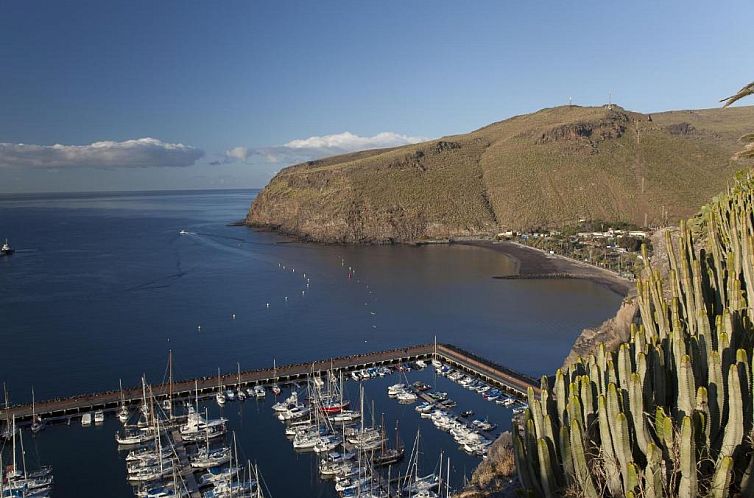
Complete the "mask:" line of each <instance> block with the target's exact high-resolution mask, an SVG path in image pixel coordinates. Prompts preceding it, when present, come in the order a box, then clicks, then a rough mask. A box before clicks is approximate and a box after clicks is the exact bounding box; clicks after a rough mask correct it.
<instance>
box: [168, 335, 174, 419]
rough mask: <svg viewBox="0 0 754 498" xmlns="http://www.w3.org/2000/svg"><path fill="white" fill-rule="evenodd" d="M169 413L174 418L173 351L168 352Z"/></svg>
mask: <svg viewBox="0 0 754 498" xmlns="http://www.w3.org/2000/svg"><path fill="white" fill-rule="evenodd" d="M168 412H169V415H170V418H173V350H172V349H170V350H168Z"/></svg>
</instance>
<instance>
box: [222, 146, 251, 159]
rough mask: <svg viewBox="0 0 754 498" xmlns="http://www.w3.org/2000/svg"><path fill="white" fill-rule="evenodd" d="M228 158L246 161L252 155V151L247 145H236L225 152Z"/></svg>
mask: <svg viewBox="0 0 754 498" xmlns="http://www.w3.org/2000/svg"><path fill="white" fill-rule="evenodd" d="M225 155H226V156H227V157H228V159H231V160H236V161H245V160H247V159H248V158H249V156H250V155H251V151H250V150H249V149H247V148H246V147H234V148H232V149H230V150H228V151H226V152H225Z"/></svg>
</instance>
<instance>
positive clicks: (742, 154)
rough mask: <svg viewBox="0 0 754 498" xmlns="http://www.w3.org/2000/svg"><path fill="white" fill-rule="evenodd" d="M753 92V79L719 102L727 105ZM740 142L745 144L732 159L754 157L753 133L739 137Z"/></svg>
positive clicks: (724, 105)
mask: <svg viewBox="0 0 754 498" xmlns="http://www.w3.org/2000/svg"><path fill="white" fill-rule="evenodd" d="M752 94H754V81H753V82H751V83H749V84H748V85H746V86H745V87H743V88H742V89H740V90H739V91H738V92H737V93H736V94H735V95H731V96H730V97H726V98H724V99H722V100H721V101H720V102H724V104H723V107H728V106H729V105H731V104H732V103H733V102H736V101H738V100H740V99H742V98H744V97H746V96H749V95H752ZM739 140H740V141H741V142H743V143H745V144H746V146H745V147H744V149H743V150H742V151H739V152H737V153H736V154H735V155H734V156H733V159H752V158H754V133H747V134H746V135H744V136H743V137H741V138H740V139H739Z"/></svg>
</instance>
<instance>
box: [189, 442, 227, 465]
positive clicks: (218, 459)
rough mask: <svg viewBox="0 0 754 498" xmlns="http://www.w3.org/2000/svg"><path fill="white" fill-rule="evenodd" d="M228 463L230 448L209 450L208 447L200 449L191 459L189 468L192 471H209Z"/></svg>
mask: <svg viewBox="0 0 754 498" xmlns="http://www.w3.org/2000/svg"><path fill="white" fill-rule="evenodd" d="M229 461H230V448H221V449H218V450H212V451H210V450H209V447H207V448H206V449H205V448H201V449H200V450H199V452H198V453H197V454H196V456H194V457H192V458H191V467H192V468H194V469H209V468H212V467H217V466H218V465H223V464H225V463H228V462H229Z"/></svg>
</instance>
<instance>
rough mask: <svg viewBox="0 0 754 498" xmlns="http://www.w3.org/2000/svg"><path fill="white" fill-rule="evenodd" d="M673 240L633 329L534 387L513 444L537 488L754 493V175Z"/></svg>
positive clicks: (552, 492) (527, 481) (543, 491)
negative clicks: (665, 265) (538, 390)
mask: <svg viewBox="0 0 754 498" xmlns="http://www.w3.org/2000/svg"><path fill="white" fill-rule="evenodd" d="M749 176H751V175H749ZM692 232H693V233H694V234H697V233H698V234H702V235H703V236H704V239H705V240H704V244H705V246H704V247H701V245H700V243H699V242H698V241H697V240H695V238H694V236H692ZM665 240H666V248H667V258H668V266H669V272H668V275H667V278H666V279H663V276H662V275H661V274H660V271H659V270H658V269H657V268H654V267H653V266H652V265H651V264H650V262H649V260H648V258H646V257H645V260H644V262H645V269H644V271H643V274H642V277H641V278H640V279H639V281H638V282H637V285H636V290H637V297H636V299H637V303H638V308H639V317H640V323H639V324H634V325H632V326H631V330H630V338H629V340H628V341H627V342H624V343H622V344H619V345H618V346H617V347H616V349H615V350H613V351H610V350H608V349H607V347H606V346H605V345H604V344H599V345H598V347H597V350H596V352H595V353H594V354H593V355H592V356H589V357H588V358H582V359H580V360H578V361H577V362H576V363H574V364H573V365H571V366H570V367H569V368H568V369H567V370H565V369H564V370H559V371H558V372H556V374H555V377H554V382H552V384H553V385H552V386H550V385H549V382H548V379H547V378H543V381H542V395H541V396H540V399H536V398H535V396H534V393H533V390H530V391H529V392H528V397H529V409H528V410H526V411H525V412H524V418H523V433H522V434H523V435H520V434H517V435H516V437H515V438H514V454H515V458H516V462H517V466H518V467H519V474H520V476H521V483H522V485H523V486H524V487H525V488H527V489H528V490H530V491H531V493H533V494H534V495H536V496H544V497H549V496H556V495H557V494H558V493H561V492H562V491H563V490H564V489H565V488H564V487H573V488H575V489H576V490H577V493H578V494H579V495H580V496H585V497H586V498H596V497H598V496H599V497H601V496H610V497H614V498H617V497H621V496H626V497H639V496H642V497H646V498H665V497H668V498H670V497H676V496H679V497H689V498H691V497H696V496H708V497H709V498H725V497H727V496H729V495H730V494H731V493H739V494H740V495H741V496H754V448H753V447H752V439H751V437H752V436H754V432H753V431H754V179H752V178H751V177H748V178H746V179H740V180H739V181H738V182H737V183H736V184H735V185H734V186H733V187H731V188H730V189H729V190H728V192H726V193H725V194H723V195H720V196H718V197H716V198H715V199H714V201H713V202H712V203H711V204H710V205H709V206H707V207H705V208H703V210H702V212H701V214H700V215H699V217H698V218H696V219H695V220H693V222H690V223H682V224H681V227H680V229H679V231H678V236H677V237H674V236H672V235H671V233H670V231H666V232H665ZM642 251H643V254H644V255H645V256H646V248H643V249H642ZM588 450H591V451H588ZM596 450H599V452H600V453H599V456H595V454H594V453H595V451H596Z"/></svg>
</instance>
